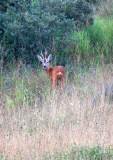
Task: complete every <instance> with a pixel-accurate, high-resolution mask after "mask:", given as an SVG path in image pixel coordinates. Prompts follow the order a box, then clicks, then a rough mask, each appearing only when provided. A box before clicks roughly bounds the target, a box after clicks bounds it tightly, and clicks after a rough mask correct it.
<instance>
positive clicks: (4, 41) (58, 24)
mask: <svg viewBox="0 0 113 160" xmlns="http://www.w3.org/2000/svg"><path fill="white" fill-rule="evenodd" d="M70 6H73V7H72V8H71V10H70ZM0 7H1V8H2V10H1V12H0V14H1V22H2V23H1V26H0V28H1V29H0V30H1V32H0V33H1V38H0V44H1V45H2V46H4V48H5V49H8V50H9V54H8V55H7V58H6V61H7V60H10V59H12V58H14V59H16V60H17V59H19V58H23V59H24V60H26V61H27V62H28V63H31V62H33V61H35V60H36V54H37V52H38V53H39V52H40V51H41V50H44V49H45V48H47V49H48V50H49V52H52V53H54V52H55V53H60V54H62V56H63V58H64V59H65V57H66V56H67V53H65V51H64V50H65V47H66V46H67V45H72V44H74V45H75V43H76V41H77V40H76V39H72V35H73V32H74V30H76V28H79V27H80V28H81V27H83V26H84V25H86V24H87V23H90V24H91V23H92V22H93V18H92V17H91V15H92V12H93V11H92V8H91V6H90V5H89V4H88V3H87V2H86V1H84V0H81V1H79V0H77V1H76V2H74V1H73V0H71V1H70V0H68V1H66V2H65V1H59V0H49V1H45V0H44V1H41V0H38V1H32V0H29V1H28V0H25V1H23V0H20V1H13V0H3V1H1V6H0Z"/></svg>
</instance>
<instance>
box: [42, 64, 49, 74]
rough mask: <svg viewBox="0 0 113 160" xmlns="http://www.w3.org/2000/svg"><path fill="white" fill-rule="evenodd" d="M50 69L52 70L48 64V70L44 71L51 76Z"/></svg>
mask: <svg viewBox="0 0 113 160" xmlns="http://www.w3.org/2000/svg"><path fill="white" fill-rule="evenodd" d="M50 69H51V67H50V65H49V64H48V66H47V68H46V69H44V71H45V72H46V73H47V74H48V75H49V72H50Z"/></svg>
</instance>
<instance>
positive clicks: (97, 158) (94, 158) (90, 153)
mask: <svg viewBox="0 0 113 160" xmlns="http://www.w3.org/2000/svg"><path fill="white" fill-rule="evenodd" d="M44 159H48V160H56V159H57V160H75V159H76V160H82V159H84V160H110V159H113V148H112V147H101V146H84V147H82V146H77V145H75V146H74V147H72V148H71V149H68V150H67V151H58V152H56V153H53V154H49V152H48V153H46V154H45V156H44Z"/></svg>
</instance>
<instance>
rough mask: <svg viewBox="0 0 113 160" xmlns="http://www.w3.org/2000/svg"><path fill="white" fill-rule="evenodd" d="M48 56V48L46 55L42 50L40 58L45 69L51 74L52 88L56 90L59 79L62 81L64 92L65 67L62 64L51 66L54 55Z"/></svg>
mask: <svg viewBox="0 0 113 160" xmlns="http://www.w3.org/2000/svg"><path fill="white" fill-rule="evenodd" d="M46 56H47V50H45V57H44V55H43V54H42V51H41V56H39V55H38V60H39V61H40V62H41V63H42V67H43V70H44V71H45V72H46V74H47V75H48V76H49V79H50V82H51V86H52V88H53V89H54V90H56V88H58V81H61V91H62V92H63V85H64V77H65V71H64V68H63V67H62V66H56V67H51V66H50V60H51V57H52V55H51V54H50V55H49V56H48V57H47V58H46Z"/></svg>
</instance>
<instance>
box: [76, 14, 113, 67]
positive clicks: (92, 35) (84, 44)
mask: <svg viewBox="0 0 113 160" xmlns="http://www.w3.org/2000/svg"><path fill="white" fill-rule="evenodd" d="M94 19H95V20H94V25H92V26H87V27H85V28H84V29H83V30H82V31H79V32H76V31H75V33H74V34H75V37H76V36H78V37H79V38H81V40H80V42H78V43H77V47H76V49H75V51H74V53H76V54H77V55H79V56H80V57H81V60H82V59H84V61H86V64H88V63H89V61H91V62H95V63H99V62H100V61H102V62H103V63H104V62H105V63H108V62H112V61H113V46H112V44H113V38H112V37H113V27H112V26H113V21H112V18H109V17H107V18H102V17H99V16H95V18H94Z"/></svg>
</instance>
